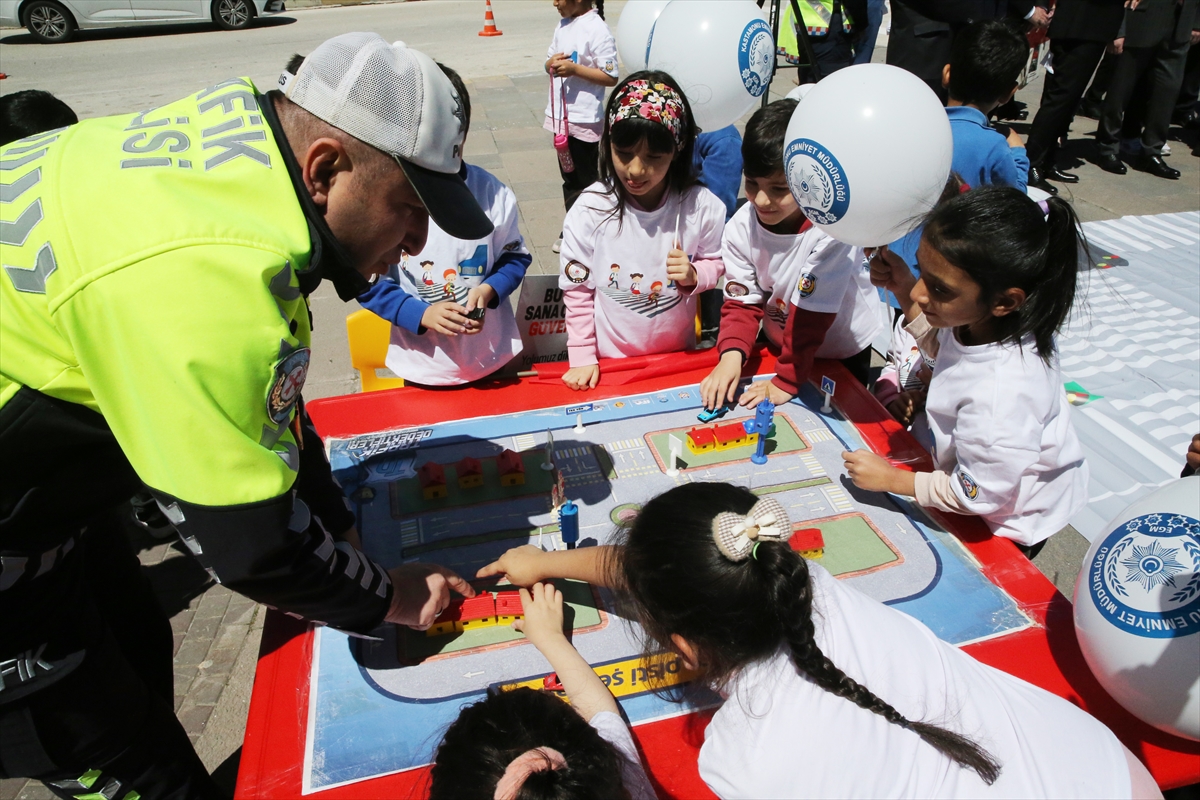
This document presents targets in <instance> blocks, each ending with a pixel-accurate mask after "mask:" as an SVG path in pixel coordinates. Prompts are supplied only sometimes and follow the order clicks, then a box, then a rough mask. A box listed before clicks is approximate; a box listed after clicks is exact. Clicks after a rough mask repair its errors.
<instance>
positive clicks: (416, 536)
mask: <svg viewBox="0 0 1200 800" xmlns="http://www.w3.org/2000/svg"><path fill="white" fill-rule="evenodd" d="M420 543H421V526H420V525H419V524H418V522H417V521H416V520H415V519H406V520H404V521H403V522H401V523H400V546H401V547H412V546H413V545H417V544H420Z"/></svg>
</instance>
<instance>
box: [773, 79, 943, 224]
mask: <svg viewBox="0 0 1200 800" xmlns="http://www.w3.org/2000/svg"><path fill="white" fill-rule="evenodd" d="M953 153H954V143H953V140H952V139H951V137H950V120H949V119H948V118H947V116H946V110H945V108H944V107H943V106H942V103H941V101H940V100H939V99H938V97H937V95H935V94H934V93H933V90H931V89H930V88H929V87H928V86H926V85H925V82H924V81H922V80H921V79H920V78H918V77H916V76H915V75H913V74H912V73H910V72H907V71H906V70H903V69H900V68H899V67H892V66H888V65H887V64H861V65H857V66H852V67H846V68H845V69H841V70H838V71H837V72H834V73H833V74H831V75H829V76H828V77H826V78H824V79H823V80H822V81H821V82H820V83H818V84H817V85H816V86H814V87H813V88H812V89H811V90H810V91H808V93H807V94H805V95H804V101H803V102H802V103H800V104H799V105H798V106H796V110H795V111H794V112H793V113H792V119H791V121H790V122H789V123H788V128H787V133H786V135H785V136H784V150H783V167H784V172H785V173H786V175H787V181H788V186H789V187H790V188H791V190H792V195H793V196H794V197H795V198H796V202H797V203H798V204H799V205H800V207H801V208H803V209H804V213H805V214H806V215H807V216H808V218H809V219H811V220H812V221H813V224H814V225H816V226H817V227H819V228H821V230H823V231H825V232H826V233H828V234H829V235H830V236H832V237H833V238H835V239H838V240H839V241H842V242H845V243H846V244H852V245H859V246H863V247H876V246H879V245H883V244H887V243H888V242H892V241H895V240H896V239H899V238H900V237H901V236H903V235H904V234H906V233H908V232H909V231H910V230H912V229H913V228H914V227H916V225H917V224H919V222H920V220H921V218H922V217H923V216H924V215H925V214H926V213H927V212H928V211H929V210H930V209H932V208H933V206H934V204H935V203H936V202H937V199H938V197H939V196H940V195H941V193H942V189H943V188H944V187H945V185H946V179H947V178H948V177H949V176H950V160H951V157H952V156H953Z"/></svg>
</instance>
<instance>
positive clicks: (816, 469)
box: [800, 453, 828, 478]
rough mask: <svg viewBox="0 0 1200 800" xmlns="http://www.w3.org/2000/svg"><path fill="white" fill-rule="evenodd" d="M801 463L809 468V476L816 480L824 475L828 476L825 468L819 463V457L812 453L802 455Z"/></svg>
mask: <svg viewBox="0 0 1200 800" xmlns="http://www.w3.org/2000/svg"><path fill="white" fill-rule="evenodd" d="M800 463H801V464H803V465H804V466H805V467H807V468H808V472H809V474H811V475H812V476H813V477H814V478H820V477H822V476H823V475H826V474H828V473H826V472H825V468H824V467H822V466H821V462H820V461H817V457H816V456H814V455H813V454H812V453H801V454H800Z"/></svg>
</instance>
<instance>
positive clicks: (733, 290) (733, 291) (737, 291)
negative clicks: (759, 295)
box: [725, 281, 750, 297]
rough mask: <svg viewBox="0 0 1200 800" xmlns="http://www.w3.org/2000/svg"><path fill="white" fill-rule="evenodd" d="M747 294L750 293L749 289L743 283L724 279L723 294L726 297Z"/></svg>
mask: <svg viewBox="0 0 1200 800" xmlns="http://www.w3.org/2000/svg"><path fill="white" fill-rule="evenodd" d="M748 294H750V290H749V289H748V288H746V285H745V284H744V283H738V282H737V281H726V283H725V296H726V297H745V296H746V295H748Z"/></svg>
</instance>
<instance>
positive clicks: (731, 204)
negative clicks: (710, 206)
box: [694, 125, 742, 221]
mask: <svg viewBox="0 0 1200 800" xmlns="http://www.w3.org/2000/svg"><path fill="white" fill-rule="evenodd" d="M729 128H733V126H732V125H730V126H729ZM705 137H708V138H705ZM698 139H703V140H704V142H703V145H704V146H703V147H697V149H696V157H695V159H694V162H695V164H696V165H697V168H696V178H697V180H699V181H700V183H702V184H704V185H705V186H706V187H708V190H709V191H710V192H712V193H713V194H715V195H716V196H717V197H719V198H720V200H721V202H722V203H724V204H725V220H726V221H728V220H729V218H730V217H732V216H733V212H735V211H737V196H738V189H739V188H740V187H741V185H742V140H741V137H740V136H738V133H737V129H736V128H733V130H732V131H730V130H729V129H726V128H722V129H721V130H719V131H713V132H712V133H702V134H700V136H699V137H698Z"/></svg>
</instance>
